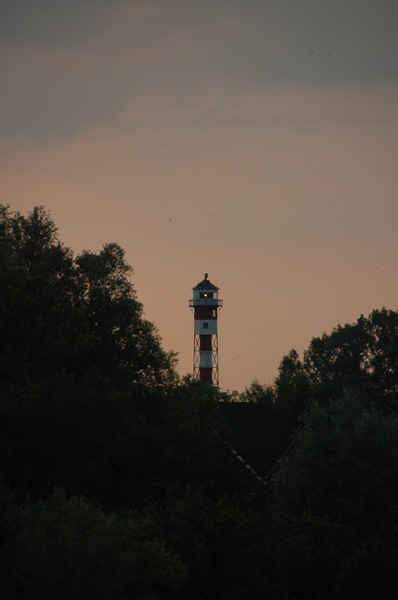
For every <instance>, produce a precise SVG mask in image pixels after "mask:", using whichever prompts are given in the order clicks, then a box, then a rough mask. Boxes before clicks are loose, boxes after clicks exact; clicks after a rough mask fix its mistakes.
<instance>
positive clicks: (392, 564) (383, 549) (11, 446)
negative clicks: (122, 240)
mask: <svg viewBox="0 0 398 600" xmlns="http://www.w3.org/2000/svg"><path fill="white" fill-rule="evenodd" d="M0 214H1V220H0V290H1V297H0V332H1V337H0V375H1V377H0V581H1V584H0V586H1V587H0V589H1V592H2V595H3V597H6V598H20V597H29V598H40V599H42V598H54V597H59V598H73V599H80V598H81V599H82V598H87V597H88V596H93V597H96V598H104V599H108V598H115V597H116V598H138V599H139V598H142V599H144V598H154V599H155V598H159V599H160V598H162V599H163V598H165V599H167V598H170V599H171V598H172V599H173V600H178V599H181V600H182V599H184V600H186V599H198V598H212V597H214V598H228V599H229V598H236V599H238V598H264V597H270V598H309V597H310V598H311V597H314V598H315V597H317V598H319V597H322V598H335V597H347V595H350V597H351V596H352V597H372V598H373V597H380V598H390V597H391V598H393V597H395V593H396V588H397V584H398V582H397V576H396V562H397V559H398V556H397V550H396V534H397V530H396V523H397V517H398V504H397V498H398V488H397V476H396V474H397V472H398V454H397V448H396V436H397V433H398V432H397V420H396V414H395V411H396V398H397V391H398V388H397V385H398V342H397V340H398V335H397V333H398V313H396V312H394V311H391V310H387V309H385V308H383V309H381V310H374V311H373V312H372V313H371V315H369V317H367V318H365V317H364V316H361V317H360V318H359V319H358V321H357V323H354V324H352V325H346V326H344V327H342V326H340V325H339V326H337V327H336V328H335V329H334V330H333V331H332V333H331V334H328V335H327V334H324V335H323V336H322V337H320V338H314V339H313V340H312V342H311V344H310V346H309V348H308V350H307V351H306V352H305V353H304V356H303V358H300V357H299V355H298V353H297V352H296V351H295V350H292V351H291V352H290V353H289V354H287V355H286V356H284V357H283V358H282V361H281V363H280V367H279V372H278V376H277V377H276V379H275V381H274V383H273V384H272V385H262V384H260V383H259V382H258V381H254V382H252V384H251V385H250V386H249V387H248V388H247V389H246V390H245V392H244V393H243V394H241V395H240V397H237V395H236V394H235V395H234V394H232V395H231V394H228V393H220V392H219V391H218V390H217V389H215V388H214V387H212V386H210V385H208V384H205V383H203V382H200V381H192V379H191V378H190V377H185V378H182V379H180V378H178V377H177V374H176V371H175V361H176V357H175V355H174V353H173V352H166V351H165V350H164V349H163V347H162V345H161V339H160V337H159V334H158V332H157V330H156V327H155V326H154V325H153V324H152V323H150V322H148V321H147V320H145V318H144V316H143V306H142V304H141V303H140V302H139V300H138V299H137V294H136V291H135V289H134V286H133V283H132V280H131V277H132V275H133V271H132V268H131V267H130V266H129V265H128V264H127V262H126V260H125V255H124V251H123V250H122V248H120V247H119V246H118V245H117V244H115V243H111V244H106V245H104V247H103V248H102V249H101V250H100V251H99V252H97V253H94V252H90V251H84V252H82V253H81V254H80V255H78V256H74V254H73V252H72V251H71V250H70V249H68V248H66V247H65V246H64V245H63V244H62V243H61V242H60V240H59V239H58V234H57V228H56V226H55V224H54V223H53V221H52V220H51V218H50V215H49V214H48V212H47V211H46V210H45V209H44V208H42V207H36V208H34V209H33V211H32V212H31V213H30V214H28V215H27V216H23V215H21V214H20V213H18V212H13V211H11V210H10V209H9V207H6V206H3V207H1V210H0ZM236 400H240V401H241V402H240V405H241V406H238V404H239V403H238V402H236ZM256 405H258V406H256ZM240 407H243V408H245V409H249V410H246V413H247V415H248V416H249V417H250V418H248V419H246V422H245V423H244V424H243V423H242V418H241V417H242V412H241V411H240V410H236V409H239V408H240ZM225 408H228V409H230V413H231V415H232V417H233V419H231V420H230V421H229V423H230V424H231V423H233V424H234V426H236V427H237V428H240V430H241V431H242V430H243V429H244V426H245V427H246V426H247V427H246V430H245V431H244V435H245V440H246V442H247V444H246V449H247V450H250V451H251V452H252V455H253V459H254V463H253V465H254V466H255V468H256V469H258V470H259V472H260V471H261V468H262V466H266V467H264V468H266V470H267V473H268V470H269V469H270V467H271V466H273V467H274V468H273V469H272V471H271V472H272V476H270V477H268V479H267V485H264V479H263V478H259V479H258V478H257V474H256V473H255V472H254V473H253V472H251V471H249V470H248V469H247V468H246V466H244V465H243V462H242V461H243V459H242V457H241V456H239V455H238V454H237V452H236V451H234V452H231V447H230V440H231V435H232V434H231V430H230V429H229V427H228V426H227V424H226V421H225V420H224V419H223V418H222V414H226V413H225V410H224V411H223V410H221V409H225ZM257 409H258V410H257ZM265 422H266V423H267V426H265V425H264V423H265ZM295 428H296V429H295ZM289 434H290V435H291V436H292V439H293V443H292V439H291V438H289ZM265 437H267V440H265V442H266V443H263V442H264V438H265ZM254 438H255V439H254ZM249 440H250V443H249ZM281 440H283V444H282V442H281ZM285 442H286V445H287V442H289V451H288V452H284V454H283V460H281V461H280V463H278V465H277V468H275V465H274V464H273V465H270V464H269V458H268V457H265V458H264V457H260V459H259V460H256V459H257V457H258V455H259V454H261V453H270V454H271V450H272V451H275V449H276V448H277V451H278V453H279V452H280V453H282V451H284V450H285V446H284V445H285ZM281 444H282V445H283V448H282V446H281ZM271 447H272V448H271ZM245 457H246V458H247V456H246V455H245ZM260 474H261V475H263V476H265V475H266V473H265V472H264V473H262V472H260Z"/></svg>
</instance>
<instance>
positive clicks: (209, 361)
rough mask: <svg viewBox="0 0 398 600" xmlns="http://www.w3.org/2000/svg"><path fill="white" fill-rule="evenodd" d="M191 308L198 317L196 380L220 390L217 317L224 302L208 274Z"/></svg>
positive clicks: (195, 354)
mask: <svg viewBox="0 0 398 600" xmlns="http://www.w3.org/2000/svg"><path fill="white" fill-rule="evenodd" d="M192 290H193V297H192V299H191V300H189V306H190V308H191V309H192V312H193V316H194V335H193V378H194V379H200V380H201V381H205V382H206V383H210V384H212V385H214V386H216V387H219V375H218V333H217V317H218V313H219V310H220V308H221V307H222V300H219V298H218V290H219V288H218V287H217V286H216V285H214V284H213V283H211V281H209V278H208V274H207V273H205V278H204V279H203V280H202V281H201V282H200V283H198V284H197V285H195V287H194V288H192Z"/></svg>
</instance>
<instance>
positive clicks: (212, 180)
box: [0, 0, 398, 391]
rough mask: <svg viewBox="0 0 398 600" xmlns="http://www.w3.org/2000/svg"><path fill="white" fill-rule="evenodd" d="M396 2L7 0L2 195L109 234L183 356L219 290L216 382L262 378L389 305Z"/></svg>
mask: <svg viewBox="0 0 398 600" xmlns="http://www.w3.org/2000/svg"><path fill="white" fill-rule="evenodd" d="M397 24H398V2H397V1H396V0H371V1H369V0H330V1H326V0H294V1H293V0H211V1H210V0H203V1H202V0H196V1H193V0H192V1H190V0H163V1H160V0H142V1H135V0H132V1H129V0H126V1H118V0H113V1H110V0H109V1H106V0H76V1H75V0H68V1H66V0H62V1H61V0H34V1H33V0H2V1H1V6H0V31H1V53H0V57H1V58H0V60H1V83H2V86H1V87H2V93H1V95H0V130H1V138H0V151H1V163H0V165H1V166H0V177H1V196H2V199H1V202H2V203H8V204H10V205H11V208H12V209H14V210H19V211H21V212H22V213H27V212H28V211H30V210H32V208H33V207H34V206H35V205H39V204H42V205H44V206H45V207H46V208H47V210H49V211H50V213H51V216H52V218H53V220H54V221H55V223H56V224H57V226H58V228H59V236H60V239H61V240H62V241H63V242H64V243H65V245H67V246H69V247H70V248H72V249H73V250H74V252H75V253H78V252H80V251H82V250H83V249H88V250H92V251H98V250H100V249H101V247H102V246H103V244H105V243H107V242H117V243H119V244H120V245H121V246H122V247H123V248H124V249H125V251H126V258H127V261H128V262H129V263H130V264H131V265H132V266H133V268H134V275H133V283H134V286H135V288H136V290H137V295H138V298H139V300H140V301H141V302H142V303H143V304H144V309H145V316H146V318H148V319H149V320H150V321H153V322H154V323H155V324H156V325H157V327H158V329H159V333H160V335H161V337H162V339H163V345H164V347H165V348H166V349H167V350H174V351H175V352H177V353H178V355H179V364H178V370H179V372H180V373H181V374H182V375H183V374H186V373H188V372H191V371H192V349H193V317H192V314H191V312H190V310H189V308H188V299H189V298H190V297H191V294H192V290H191V288H192V287H193V286H195V285H196V284H197V283H198V282H199V281H200V280H201V279H202V278H203V274H204V272H205V271H206V272H208V273H209V278H210V280H211V281H212V282H213V283H214V284H216V285H217V286H218V287H219V288H220V298H222V299H223V301H224V307H223V309H222V310H221V313H220V316H219V349H220V352H219V361H220V384H221V387H222V388H223V389H224V390H226V389H229V390H233V389H236V390H238V391H243V390H244V388H245V386H248V385H249V384H250V383H251V382H252V381H253V379H255V378H257V379H258V380H259V381H260V382H261V383H270V382H272V380H273V379H274V378H275V376H276V375H277V373H278V365H279V363H280V360H281V358H282V356H283V355H284V354H287V353H288V352H289V351H290V350H291V349H292V348H295V349H296V350H297V351H298V352H299V354H300V355H302V352H303V351H304V349H305V348H307V347H308V345H309V343H310V341H311V339H312V338H313V337H315V336H320V335H322V334H323V333H324V332H326V333H330V331H331V330H332V328H333V327H335V326H336V325H337V324H339V323H340V324H342V325H343V324H345V323H351V322H354V321H356V319H357V318H358V317H359V315H360V314H362V313H363V314H365V315H367V314H369V312H370V311H371V310H372V309H374V308H381V307H383V306H385V307H387V308H390V309H393V310H396V309H397V304H398V277H397V263H398V198H397V189H398V165H397V156H398V135H397V134H398V35H397Z"/></svg>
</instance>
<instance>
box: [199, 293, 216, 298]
mask: <svg viewBox="0 0 398 600" xmlns="http://www.w3.org/2000/svg"><path fill="white" fill-rule="evenodd" d="M200 297H201V298H213V292H200Z"/></svg>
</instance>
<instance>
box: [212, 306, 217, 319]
mask: <svg viewBox="0 0 398 600" xmlns="http://www.w3.org/2000/svg"><path fill="white" fill-rule="evenodd" d="M212 315H213V317H216V309H215V308H213V310H212Z"/></svg>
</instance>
